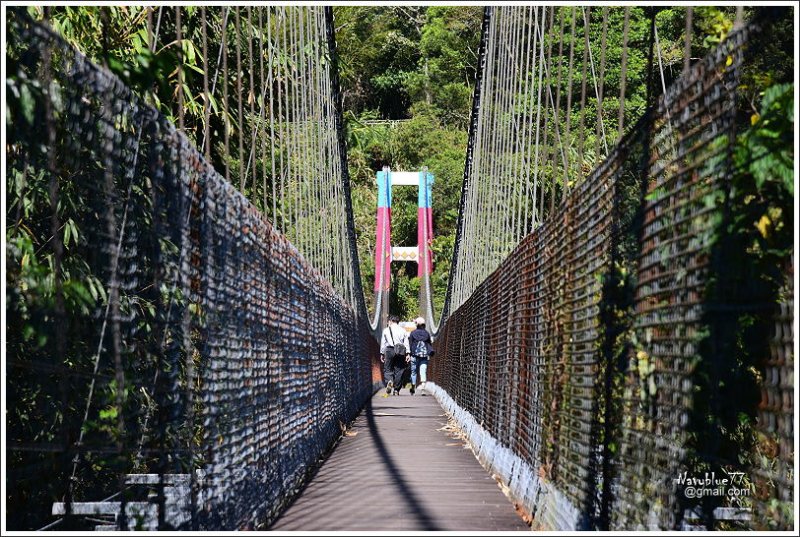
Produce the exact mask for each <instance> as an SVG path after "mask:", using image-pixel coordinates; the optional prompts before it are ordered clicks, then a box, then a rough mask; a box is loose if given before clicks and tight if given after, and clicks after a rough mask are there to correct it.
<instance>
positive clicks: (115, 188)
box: [5, 10, 380, 529]
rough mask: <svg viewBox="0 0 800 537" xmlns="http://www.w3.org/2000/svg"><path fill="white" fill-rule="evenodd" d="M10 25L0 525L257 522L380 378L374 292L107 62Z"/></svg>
mask: <svg viewBox="0 0 800 537" xmlns="http://www.w3.org/2000/svg"><path fill="white" fill-rule="evenodd" d="M8 36H9V53H8V57H7V60H8V72H9V79H8V80H7V82H6V83H7V89H9V94H10V95H11V99H12V102H10V104H9V106H10V109H11V110H13V113H14V116H13V118H12V122H11V123H9V124H8V130H9V137H8V146H7V147H8V152H9V158H8V167H7V170H6V171H7V174H8V176H9V178H10V179H9V180H10V184H12V186H13V188H14V189H17V188H19V189H21V190H15V193H14V195H12V197H11V203H10V205H9V213H8V215H7V218H8V225H9V229H10V230H14V231H15V233H12V234H11V235H10V236H11V237H13V240H11V241H10V242H9V249H8V251H7V259H8V261H9V274H8V278H9V279H8V280H7V282H8V289H9V293H8V295H7V297H6V298H7V301H8V302H7V304H8V306H7V307H8V310H7V314H8V331H9V341H8V346H7V350H8V369H7V371H6V378H7V386H8V393H7V398H8V399H7V400H8V414H7V420H8V421H7V439H8V440H7V444H6V450H7V454H8V466H7V468H8V473H7V474H6V476H5V477H6V479H7V484H8V495H7V497H6V501H7V506H8V509H9V510H8V517H9V518H8V524H9V528H10V529H30V528H37V527H41V526H44V525H45V524H46V523H48V522H51V521H52V520H53V519H52V517H51V513H52V514H53V515H64V516H63V517H62V518H60V519H58V520H59V521H60V522H59V523H60V524H61V525H60V526H59V529H70V528H72V529H86V528H87V527H91V526H98V527H100V529H113V528H121V529H135V528H139V529H156V528H160V529H166V528H182V529H191V528H196V529H239V528H246V527H258V526H261V525H265V524H268V523H269V522H270V521H271V520H272V519H273V518H274V517H275V516H276V515H277V514H278V513H279V512H280V510H281V509H282V507H283V506H284V505H285V504H286V502H288V501H290V500H291V498H292V497H293V495H294V493H295V492H296V491H297V489H298V487H300V486H301V484H302V482H303V479H304V478H305V476H306V473H307V472H308V471H309V470H310V469H313V468H314V465H315V463H316V461H317V460H318V458H319V457H320V456H321V455H322V453H323V451H324V450H325V449H326V448H327V447H328V446H329V445H331V443H332V442H333V441H334V440H335V439H336V438H337V437H338V436H339V435H340V434H341V426H342V425H343V423H346V422H347V421H349V420H350V419H352V418H353V417H354V416H355V414H356V413H357V411H358V410H359V408H360V406H361V405H362V404H363V402H364V400H365V399H366V398H368V397H369V396H370V395H371V394H372V393H373V382H374V381H375V380H379V379H380V376H379V375H378V376H376V372H378V371H379V367H378V366H379V364H378V362H377V344H376V342H375V340H374V338H373V337H372V334H371V333H370V330H369V325H368V320H367V318H366V311H354V309H353V306H352V305H351V300H350V299H351V298H352V297H349V296H348V297H346V298H343V297H342V296H341V295H340V294H339V292H337V290H336V289H334V287H333V286H332V285H331V284H330V283H329V282H328V281H327V280H325V279H324V278H323V277H322V276H321V275H320V273H319V272H318V271H317V270H316V269H314V268H312V267H311V266H310V265H309V263H308V262H307V261H306V260H305V259H304V257H303V255H301V254H300V252H298V250H297V249H296V248H295V247H294V246H293V245H292V244H291V243H290V242H289V241H288V240H287V238H286V237H285V236H283V235H282V234H281V233H280V232H278V231H277V230H276V229H275V228H274V227H273V226H272V225H271V223H270V222H269V221H268V220H267V219H266V218H265V217H264V216H263V214H262V213H261V212H260V211H258V210H257V209H256V208H255V207H254V206H253V205H251V204H250V203H249V202H248V201H247V200H246V199H245V197H244V196H243V195H242V194H240V193H239V192H238V191H237V190H236V189H234V188H233V187H232V186H231V185H230V184H229V183H227V182H225V180H224V179H223V178H221V177H220V175H219V174H218V173H217V172H216V171H215V170H214V169H213V168H212V167H211V166H210V165H209V164H208V163H207V162H206V161H205V160H204V159H203V157H202V156H201V154H200V153H199V152H198V151H197V150H196V149H195V148H194V147H193V146H192V145H191V144H190V143H189V142H188V140H187V138H186V137H185V136H184V135H183V133H181V132H180V131H179V130H178V129H176V127H175V126H174V125H172V124H171V123H170V122H169V121H167V120H166V119H165V118H164V117H163V116H161V115H160V114H159V113H157V112H156V111H155V110H153V109H152V108H151V107H149V106H148V105H147V104H146V103H144V102H143V101H142V100H141V99H140V98H139V97H137V96H136V95H135V94H133V93H132V92H131V91H130V90H129V89H128V88H127V87H125V86H124V85H123V84H122V83H121V82H120V81H119V80H118V79H117V78H116V77H114V76H113V75H111V74H110V73H109V72H108V71H106V70H104V69H102V68H99V67H97V66H96V65H95V64H93V63H92V62H91V61H89V60H88V59H87V58H85V57H84V56H83V55H81V54H80V53H78V52H76V51H75V50H74V49H73V48H72V47H70V46H68V45H67V44H66V43H65V42H64V41H63V40H62V39H61V38H60V37H58V36H57V35H55V34H54V33H53V32H52V31H51V30H50V29H48V28H47V27H46V26H43V25H41V24H39V23H37V22H34V21H32V20H31V19H30V18H28V16H27V15H26V14H25V13H24V12H23V11H19V10H17V11H13V12H11V13H10V15H9V32H8ZM329 97H330V98H331V99H332V98H333V97H332V96H329ZM327 128H329V129H335V126H334V125H333V124H328V125H327ZM331 139H333V140H335V139H336V132H335V130H334V131H332V132H329V133H328V136H326V137H324V138H321V139H319V140H318V142H319V143H328V142H330V140H331ZM307 144H308V147H307V150H308V151H309V154H308V159H309V160H313V159H317V158H322V156H321V155H323V156H324V152H323V151H321V150H320V148H319V147H313V146H312V140H308V141H307ZM329 145H330V144H329ZM330 147H333V148H335V149H336V150H337V151H338V150H341V148H340V147H339V146H338V145H337V144H335V143H334V144H333V145H331V146H330ZM300 157H302V155H301V154H296V155H293V158H300ZM338 179H340V180H341V177H339V178H338ZM323 186H325V185H323ZM328 186H330V185H327V186H325V187H326V188H327V187H328ZM26 196H27V198H26ZM37 196H38V197H37ZM24 199H33V200H34V202H33V203H31V204H30V205H26V203H24V202H23V200H24ZM48 200H49V201H50V203H49V204H48ZM343 214H344V213H343ZM331 215H332V216H331V217H332V218H333V217H335V216H336V215H335V214H334V213H333V212H332V213H331ZM344 216H345V217H351V216H350V215H348V214H344ZM51 229H52V230H54V233H50V230H51ZM48 267H49V269H48ZM351 269H352V267H351ZM362 303H363V301H362ZM54 501H55V504H54V503H53V502H54Z"/></svg>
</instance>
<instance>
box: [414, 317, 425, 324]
mask: <svg viewBox="0 0 800 537" xmlns="http://www.w3.org/2000/svg"><path fill="white" fill-rule="evenodd" d="M414 324H417V325H420V324H425V319H423V318H422V317H417V318H416V319H414Z"/></svg>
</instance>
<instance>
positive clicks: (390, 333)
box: [381, 315, 408, 395]
mask: <svg viewBox="0 0 800 537" xmlns="http://www.w3.org/2000/svg"><path fill="white" fill-rule="evenodd" d="M399 320H400V318H399V317H397V315H390V316H389V326H387V327H386V328H384V329H383V334H381V362H383V374H384V377H385V382H386V395H392V394H393V393H394V395H400V387H401V386H402V379H403V373H405V370H406V366H407V362H408V360H407V354H408V332H406V329H405V328H403V327H402V326H400V325H399V324H397V323H398V321H399Z"/></svg>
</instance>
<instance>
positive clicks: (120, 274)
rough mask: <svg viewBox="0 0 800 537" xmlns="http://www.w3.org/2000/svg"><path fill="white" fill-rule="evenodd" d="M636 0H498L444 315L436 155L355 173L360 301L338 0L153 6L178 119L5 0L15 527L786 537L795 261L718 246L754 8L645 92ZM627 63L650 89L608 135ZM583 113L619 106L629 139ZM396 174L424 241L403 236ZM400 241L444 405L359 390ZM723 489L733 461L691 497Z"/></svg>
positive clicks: (9, 403)
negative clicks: (14, 187)
mask: <svg viewBox="0 0 800 537" xmlns="http://www.w3.org/2000/svg"><path fill="white" fill-rule="evenodd" d="M656 11H657V10H655V9H653V10H650V11H646V12H645V15H646V16H647V17H649V18H648V19H647V21H646V22H647V23H648V24H649V27H648V28H649V30H648V32H647V35H648V37H647V39H646V41H645V42H644V43H635V45H636V46H637V47H639V48H638V49H634V44H633V43H629V26H630V25H631V23H632V22H633V21H631V18H632V13H633V10H632V8H630V7H627V8H607V7H604V8H571V7H487V8H486V9H485V11H484V16H483V25H482V36H481V45H480V53H479V59H480V67H479V72H478V76H477V80H476V86H475V92H474V98H473V107H472V116H471V122H470V126H469V142H468V148H467V154H466V155H465V162H466V167H465V172H464V182H463V188H462V191H461V201H460V207H459V219H458V232H457V236H456V242H455V251H454V254H453V258H452V264H451V272H450V277H449V280H448V288H447V294H446V299H445V302H444V308H443V310H442V311H440V312H436V311H434V309H435V308H434V300H433V297H432V291H431V281H430V275H431V270H432V266H433V265H432V264H433V256H432V253H431V248H430V244H431V240H432V237H433V233H434V227H435V212H436V211H435V210H433V209H432V207H433V208H435V203H432V195H431V193H432V188H433V187H432V185H434V184H435V183H434V181H435V179H434V176H433V174H432V173H430V172H429V171H428V170H424V169H423V170H391V169H389V168H386V169H383V170H380V171H377V175H376V189H377V190H378V204H377V207H376V214H377V218H376V240H375V250H374V254H375V267H376V271H375V282H374V291H375V293H374V304H370V307H369V308H368V305H367V301H366V300H365V296H364V293H363V291H362V287H361V285H362V278H361V273H360V265H359V260H358V254H357V249H356V229H355V227H354V220H353V207H352V201H351V195H350V182H349V178H348V170H347V155H346V145H345V136H344V132H343V120H342V109H341V95H340V91H339V80H338V73H337V54H336V44H335V31H334V28H335V27H334V16H333V11H332V9H331V8H322V7H246V8H238V7H237V8H232V7H213V8H212V7H209V8H198V9H195V10H192V11H189V10H188V9H187V8H181V7H175V8H160V9H158V10H149V11H148V12H147V21H146V32H145V34H146V36H147V39H148V40H149V41H148V42H147V44H146V46H147V47H148V48H151V47H152V50H155V46H156V43H157V42H159V39H160V40H161V42H172V41H173V40H174V42H175V43H178V44H180V46H179V47H178V48H177V50H178V52H177V54H178V55H179V56H181V55H189V54H191V55H194V56H197V57H199V58H200V60H199V67H198V69H197V70H196V71H194V72H186V71H185V70H184V68H183V67H181V66H182V65H183V64H182V63H178V66H177V67H176V69H175V71H174V73H173V75H174V76H177V77H178V80H179V81H181V82H182V81H184V80H185V79H188V78H189V77H193V79H194V80H195V82H197V83H198V84H199V82H198V80H199V78H198V77H202V88H203V91H202V94H203V96H204V98H203V100H202V102H203V103H204V104H203V105H202V107H201V110H200V111H199V115H200V116H201V117H203V118H204V121H201V122H198V121H193V120H192V118H190V117H187V115H186V113H185V111H184V110H183V109H182V108H181V107H180V106H173V105H172V104H170V103H163V102H162V103H154V102H152V101H151V100H149V99H146V98H145V97H144V96H143V95H142V94H141V93H142V92H141V90H142V87H140V88H137V90H138V91H134V90H133V89H131V85H132V84H134V83H135V77H133V76H131V77H129V79H126V80H125V81H123V80H122V78H120V77H121V76H122V75H120V76H117V75H115V74H112V67H113V66H112V65H109V62H108V59H107V58H106V59H104V60H100V61H98V62H94V61H92V60H90V59H89V58H88V57H87V56H85V55H84V54H82V53H81V52H79V51H78V50H77V49H76V48H74V47H73V46H72V45H71V44H69V43H68V42H67V41H66V40H65V39H64V38H63V37H62V36H61V35H59V33H58V32H57V30H56V29H55V28H54V27H53V26H52V25H51V24H50V21H49V18H48V11H47V10H45V11H44V17H43V19H41V20H34V19H33V18H32V17H31V15H30V14H29V13H28V12H27V11H26V10H24V9H19V8H16V9H13V10H9V11H8V12H7V14H8V32H7V39H8V53H7V57H6V59H7V64H8V73H9V79H8V80H7V82H6V92H7V95H8V99H9V102H11V103H12V104H14V105H18V106H17V108H14V109H15V110H17V109H18V110H22V112H21V113H20V114H19V115H17V116H14V117H13V121H14V123H13V124H7V126H6V129H7V146H6V150H7V167H6V174H7V175H8V176H9V178H12V177H13V178H14V180H15V181H17V183H14V184H24V185H32V184H40V185H44V186H43V187H42V189H41V192H40V193H39V194H38V196H39V197H38V198H37V199H38V202H37V203H38V205H37V206H35V207H16V208H11V207H10V208H9V216H8V219H7V221H8V222H9V224H8V227H9V228H12V227H14V226H16V227H20V226H23V227H25V228H26V229H27V228H36V229H43V230H49V231H48V232H47V233H48V235H49V236H50V239H49V240H48V241H47V243H46V244H45V245H42V246H41V249H42V250H43V251H46V252H47V253H48V255H49V257H48V260H49V261H48V262H47V263H46V264H41V265H35V261H34V258H35V255H27V257H23V259H24V260H23V261H21V263H20V267H21V268H19V269H15V268H13V267H9V270H10V271H11V270H16V271H17V272H16V273H15V274H21V273H22V272H21V270H22V269H23V268H24V269H25V270H27V272H25V274H26V275H27V276H26V278H27V279H25V280H24V282H23V284H22V285H21V286H19V287H14V288H12V286H10V285H9V290H8V294H7V297H6V299H7V302H9V303H13V304H15V307H14V308H13V309H11V310H8V311H7V313H6V314H7V316H8V323H9V324H8V330H9V333H8V338H7V361H6V370H5V375H6V377H5V378H6V390H5V397H6V410H7V414H6V429H5V432H6V443H5V450H6V468H5V472H4V474H5V476H6V482H5V487H6V495H5V497H4V501H5V502H6V503H5V505H6V513H7V516H8V520H9V522H8V529H36V528H40V527H45V528H46V529H54V530H58V529H98V530H115V529H200V530H220V529H226V530H230V529H266V528H272V529H276V530H291V529H341V530H358V529H365V530H403V529H419V530H437V529H454V530H473V529H487V530H525V529H529V528H533V529H550V530H553V529H558V530H568V529H572V530H574V529H613V530H630V529H699V528H707V529H715V528H716V529H719V528H722V529H731V528H750V529H791V528H792V527H793V526H794V524H795V522H794V518H793V512H794V503H793V502H794V498H793V492H792V491H793V486H794V483H793V480H794V479H795V478H794V473H793V468H794V445H793V439H794V429H793V427H794V425H793V423H794V420H795V414H794V405H795V402H794V395H793V394H794V384H793V376H792V372H793V369H794V363H793V354H792V347H793V344H794V336H793V325H794V317H793V307H794V306H793V289H792V279H793V276H792V274H793V270H794V269H793V265H792V261H791V257H790V256H789V257H786V258H783V259H782V260H781V263H780V264H779V266H777V267H776V268H774V270H773V273H774V274H775V279H774V280H770V281H769V282H767V283H764V282H762V281H760V280H759V281H757V280H758V278H755V277H754V275H755V274H757V271H759V270H762V269H763V266H762V265H758V264H757V263H756V262H755V261H752V260H751V258H750V257H748V252H751V250H748V248H746V247H744V246H742V242H741V241H738V240H737V236H736V235H735V233H734V232H733V231H731V230H732V229H734V228H733V227H732V222H733V221H734V216H735V215H736V214H737V213H738V212H741V211H744V210H746V209H745V205H747V204H750V203H751V201H752V199H754V198H748V199H747V200H744V199H742V197H741V196H740V195H739V194H737V192H736V191H735V189H732V188H730V185H731V184H733V183H734V182H735V181H738V180H739V179H735V178H738V177H746V176H747V170H748V169H750V168H747V166H748V165H749V163H745V164H743V163H742V162H740V161H739V160H737V147H738V145H737V144H740V143H741V139H742V136H746V131H747V128H748V127H749V126H752V125H756V124H757V122H758V121H760V120H761V119H759V118H758V117H756V116H752V118H751V115H752V111H751V110H749V109H748V108H747V105H748V103H744V102H743V99H742V95H741V87H742V84H743V82H742V80H743V79H744V77H746V76H748V73H750V70H752V69H756V68H757V67H754V65H756V63H757V60H758V59H759V56H760V55H761V54H763V47H765V46H766V45H765V43H766V41H768V40H769V36H768V35H766V36H765V33H764V25H765V24H767V22H765V21H766V19H764V18H763V17H761V18H758V17H755V18H753V19H752V20H747V19H746V18H745V17H744V15H743V13H742V10H741V9H739V10H738V13H737V19H736V23H735V25H734V27H733V29H732V30H731V31H730V32H729V34H728V35H727V37H726V38H725V39H724V40H722V41H721V42H720V43H719V44H718V45H716V46H715V47H714V48H712V49H711V51H710V52H709V53H708V54H707V55H706V56H705V57H702V58H693V57H692V54H691V51H692V39H693V26H692V10H691V9H687V10H686V19H685V23H686V48H685V51H684V61H683V66H682V72H681V74H680V76H676V77H674V80H670V84H667V80H666V77H665V76H664V71H663V69H659V66H660V65H661V59H662V51H661V50H660V45H659V41H658V27H657V24H656ZM611 12H614V13H616V14H621V16H622V17H624V34H623V55H622V61H621V64H620V65H619V69H618V73H616V74H615V76H617V75H618V76H619V77H620V84H619V88H620V94H619V95H613V96H610V95H604V78H605V76H606V75H607V73H608V72H610V71H611V66H610V65H606V58H605V50H606V43H605V40H606V30H607V27H608V24H609V15H610V13H611ZM187 20H188V21H190V22H191V24H192V25H195V26H194V28H195V29H196V28H200V31H201V35H202V38H201V40H200V46H199V47H196V46H194V45H192V46H188V45H184V39H183V36H184V35H185V33H186V32H187V31H188V30H187V29H188V26H187V24H188V23H187ZM591 25H595V26H598V27H600V28H601V29H602V33H601V37H597V36H596V35H595V34H594V33H593V32H592V31H591ZM167 27H169V28H171V29H172V30H171V31H174V32H175V34H176V35H170V36H167V37H165V36H164V35H163V34H161V35H160V33H159V32H162V31H164V30H163V29H164V28H167ZM767 33H768V32H767ZM105 38H106V37H105V33H104V34H103V39H105ZM597 39H600V40H601V42H599V43H597V42H595V41H596V40H597ZM581 43H584V44H585V45H584V46H582V47H581V46H580V45H581ZM590 44H591V46H590ZM593 48H594V50H593ZM254 51H255V52H254ZM576 52H577V53H579V54H582V55H583V62H581V66H582V67H581V71H579V72H576V71H577V70H576V69H574V68H573V66H574V59H575V56H576ZM597 52H599V53H600V54H599V55H597V54H596V53H597ZM634 54H636V55H637V57H638V58H645V59H646V60H647V61H648V62H649V69H648V70H647V73H648V79H647V80H645V81H637V83H644V84H646V85H647V102H646V103H645V106H644V108H643V110H642V112H641V118H640V119H638V120H637V121H635V122H629V123H628V124H626V123H625V117H626V115H625V106H626V104H625V103H626V64H627V62H628V61H629V58H631V57H633V55H634ZM615 67H616V66H615ZM115 72H117V74H119V72H118V70H117V71H115ZM123 78H124V77H123ZM154 83H156V82H153V81H148V84H151V85H152V84H154ZM176 87H177V91H178V93H180V92H183V91H188V90H189V86H188V85H187V84H182V83H179V84H178V85H177V86H176ZM143 88H144V90H146V89H147V86H146V85H145V86H143ZM589 97H593V98H595V99H596V100H597V101H599V102H602V101H603V99H604V98H605V99H614V100H616V101H617V103H618V106H619V121H618V129H617V131H616V132H609V131H607V129H606V125H605V123H604V122H603V121H602V119H601V120H599V121H597V124H596V125H589V121H588V120H587V117H588V110H587V102H588V100H589ZM177 102H182V100H181V99H177ZM223 103H224V104H223ZM229 103H235V106H234V107H233V108H234V109H232V110H230V109H228V108H227V106H228V104H229ZM222 106H225V107H226V108H225V109H224V110H220V108H221V107H222ZM763 115H764V113H762V115H761V116H760V117H763ZM212 129H213V132H217V133H219V134H220V135H219V136H216V137H215V136H213V135H212ZM589 132H593V133H595V134H596V136H595V137H594V138H593V139H594V140H596V143H595V144H594V147H589V145H588V144H587V143H586V139H587V133H589ZM587 163H589V165H587ZM743 180H744V179H742V181H743ZM9 181H10V179H9ZM37 181H38V183H36V182H37ZM9 184H10V183H9ZM736 184H740V183H736ZM400 187H403V188H408V187H416V188H417V189H418V199H419V202H418V244H417V245H416V246H414V245H392V242H391V207H392V203H391V199H392V189H393V188H400ZM21 188H26V187H21ZM748 200H749V201H748ZM433 201H434V202H435V200H433ZM12 209H13V210H12ZM14 211H16V212H15V213H14V215H12V214H11V213H12V212H14ZM784 213H785V214H790V213H791V207H790V206H787V207H785V208H784ZM773 217H774V218H777V217H775V216H774V215H773ZM764 225H766V224H764ZM787 225H790V224H787ZM65 229H72V230H75V231H74V232H71V235H70V234H66V233H65V231H64V230H65ZM78 230H79V231H78ZM750 230H751V231H753V226H750ZM765 236H766V235H765ZM24 247H25V244H24V243H23V242H14V243H13V244H8V245H7V248H9V249H14V248H16V249H18V250H20V251H23V249H24ZM9 251H10V250H9ZM14 251H16V250H14ZM37 253H38V252H37ZM8 255H10V254H8ZM409 260H412V261H416V262H417V263H418V276H419V277H420V281H421V286H420V289H421V291H420V310H419V311H420V312H421V313H422V315H423V317H424V318H425V319H426V321H427V324H428V327H429V328H431V329H432V332H433V335H434V339H435V344H434V346H435V351H436V354H435V356H434V357H433V359H432V360H431V365H430V370H429V371H430V377H431V380H432V382H430V383H429V384H430V389H429V393H430V394H431V395H432V397H410V396H409V397H404V396H401V397H391V398H382V397H380V393H381V392H380V388H382V386H383V384H382V366H381V363H380V356H379V350H378V344H377V338H378V337H379V335H380V332H381V330H382V329H383V327H384V326H385V319H386V315H387V314H388V304H389V300H388V298H389V292H390V285H389V280H390V273H391V271H390V264H391V262H393V261H404V262H405V261H409ZM731 264H742V266H743V267H744V268H743V270H742V271H741V274H744V275H745V276H744V277H740V276H735V275H732V274H731V271H730V270H726V269H728V268H730V266H731ZM79 275H82V276H81V278H82V280H81V281H78V278H79ZM37 278H38V279H37ZM28 326H36V327H40V333H42V334H44V335H42V336H39V337H38V339H37V337H35V336H33V335H31V334H33V333H34V332H33V331H32V330H33V329H29V328H26V327H28ZM17 328H18V330H17ZM732 334H737V337H732ZM743 349H744V350H743ZM376 393H377V396H376ZM742 416H744V417H746V418H747V420H745V418H743V417H742ZM745 422H746V423H747V424H749V425H748V428H747V430H746V431H745V432H742V431H743V429H742V428H741V427H744V423H745ZM737 427H739V428H737ZM734 430H735V431H738V432H739V433H741V435H740V436H736V435H733V434H730V433H732V432H733V431H734ZM748 439H751V440H748ZM711 472H715V473H716V475H717V476H722V475H726V476H744V477H743V479H742V480H739V481H732V482H728V483H727V484H726V485H724V486H722V487H723V488H722V489H721V490H722V493H721V494H714V495H710V494H709V495H707V496H705V497H703V495H702V494H700V495H699V496H696V495H695V494H696V492H692V494H690V493H689V492H687V491H688V490H689V488H690V487H689V486H688V485H687V483H689V484H691V480H690V479H691V478H703V476H705V475H706V474H708V473H711ZM681 476H683V478H681ZM687 480H688V481H687ZM45 483H46V486H45ZM498 484H499V485H500V486H498ZM701 490H702V489H701Z"/></svg>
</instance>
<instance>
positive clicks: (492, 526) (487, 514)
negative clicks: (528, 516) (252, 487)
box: [270, 390, 529, 531]
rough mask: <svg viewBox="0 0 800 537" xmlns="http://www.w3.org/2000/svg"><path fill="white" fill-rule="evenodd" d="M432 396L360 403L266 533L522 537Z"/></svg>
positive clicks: (506, 504)
mask: <svg viewBox="0 0 800 537" xmlns="http://www.w3.org/2000/svg"><path fill="white" fill-rule="evenodd" d="M446 425H447V415H446V414H445V413H444V411H443V410H442V408H441V406H440V405H439V403H438V402H437V401H436V399H434V398H433V397H430V396H428V397H425V396H420V395H416V396H413V397H412V396H410V395H409V394H408V391H407V390H403V394H402V395H400V396H398V397H389V398H384V397H382V392H379V393H378V394H377V395H375V396H374V397H373V398H372V399H371V400H370V401H368V402H367V405H366V406H365V408H364V410H363V411H362V412H361V414H360V415H359V416H358V418H356V420H355V422H354V423H353V427H352V429H351V430H350V431H348V434H347V436H345V437H344V438H342V439H341V440H340V441H339V443H338V445H337V446H336V447H335V449H334V450H333V452H332V453H331V455H330V456H329V457H328V459H327V460H325V462H324V463H323V464H322V466H321V467H320V469H319V471H318V472H317V473H316V475H315V476H314V477H313V479H312V480H311V481H310V482H309V484H308V485H307V486H306V488H305V489H304V490H303V492H302V493H301V494H300V496H298V498H297V499H296V500H295V501H294V502H293V504H292V505H291V506H290V507H289V508H288V509H287V510H286V512H285V513H284V514H283V515H282V516H281V517H280V518H279V519H278V520H277V521H276V522H275V524H273V525H272V527H271V528H270V529H271V530H308V531H313V530H328V531H403V530H418V531H435V530H464V531H466V530H477V531H514V530H518V531H526V530H529V528H528V526H527V525H526V524H525V522H524V521H523V520H522V519H521V518H520V517H519V516H518V515H517V513H516V512H515V510H514V507H513V506H512V504H511V502H510V501H509V500H508V499H507V498H506V497H505V496H504V495H503V493H502V492H501V490H500V488H499V487H498V486H497V484H496V483H495V481H494V479H492V477H491V476H490V475H489V474H487V473H486V471H485V470H484V469H483V468H482V467H481V465H480V463H478V461H477V460H476V459H475V457H474V455H473V454H472V452H471V451H470V450H469V449H467V448H466V447H465V445H464V442H463V441H462V440H460V439H459V438H457V437H455V436H453V435H452V434H449V433H448V431H447V430H445V429H444V427H445V426H446Z"/></svg>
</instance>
